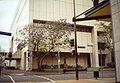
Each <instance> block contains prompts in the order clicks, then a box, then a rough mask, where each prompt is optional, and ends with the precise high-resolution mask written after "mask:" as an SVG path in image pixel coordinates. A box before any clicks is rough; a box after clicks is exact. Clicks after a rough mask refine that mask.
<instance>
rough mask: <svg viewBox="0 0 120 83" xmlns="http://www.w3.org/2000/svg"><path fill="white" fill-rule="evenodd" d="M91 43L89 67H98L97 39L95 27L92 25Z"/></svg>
mask: <svg viewBox="0 0 120 83" xmlns="http://www.w3.org/2000/svg"><path fill="white" fill-rule="evenodd" d="M92 43H93V48H92V52H93V53H92V57H91V59H92V61H91V62H92V63H91V67H99V59H98V41H97V28H96V27H94V28H93V29H92Z"/></svg>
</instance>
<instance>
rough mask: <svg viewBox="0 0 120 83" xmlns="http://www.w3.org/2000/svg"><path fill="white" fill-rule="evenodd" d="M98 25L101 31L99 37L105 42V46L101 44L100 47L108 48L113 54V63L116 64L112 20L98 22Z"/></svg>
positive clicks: (109, 52)
mask: <svg viewBox="0 0 120 83" xmlns="http://www.w3.org/2000/svg"><path fill="white" fill-rule="evenodd" d="M97 26H98V27H99V29H100V31H101V33H100V35H99V39H100V40H101V41H102V42H103V43H105V45H104V46H102V45H101V46H100V48H103V49H107V50H108V54H111V59H112V64H114V53H113V36H112V31H113V30H112V25H111V22H105V21H102V22H98V23H97Z"/></svg>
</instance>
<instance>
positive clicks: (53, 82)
mask: <svg viewBox="0 0 120 83" xmlns="http://www.w3.org/2000/svg"><path fill="white" fill-rule="evenodd" d="M34 76H36V77H40V78H43V79H46V80H48V81H51V82H52V83H55V82H56V81H54V80H52V79H50V78H47V77H44V76H38V75H34Z"/></svg>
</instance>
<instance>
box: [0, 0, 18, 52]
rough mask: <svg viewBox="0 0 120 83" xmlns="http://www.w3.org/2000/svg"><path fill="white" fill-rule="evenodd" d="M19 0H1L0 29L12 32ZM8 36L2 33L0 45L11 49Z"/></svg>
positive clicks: (6, 49) (5, 48)
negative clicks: (11, 27) (11, 28)
mask: <svg viewBox="0 0 120 83" xmlns="http://www.w3.org/2000/svg"><path fill="white" fill-rule="evenodd" d="M17 2H18V0H0V31H5V32H10V26H11V23H12V20H13V17H14V13H15V10H16V6H17ZM9 39H10V37H8V36H3V35H0V46H1V47H2V49H4V50H5V51H9V46H10V45H9Z"/></svg>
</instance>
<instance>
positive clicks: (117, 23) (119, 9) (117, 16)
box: [110, 0, 120, 83]
mask: <svg viewBox="0 0 120 83" xmlns="http://www.w3.org/2000/svg"><path fill="white" fill-rule="evenodd" d="M110 3H111V4H110V5H111V6H110V7H111V16H112V24H113V40H114V41H113V44H114V54H115V65H116V70H115V71H116V83H120V0H110Z"/></svg>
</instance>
